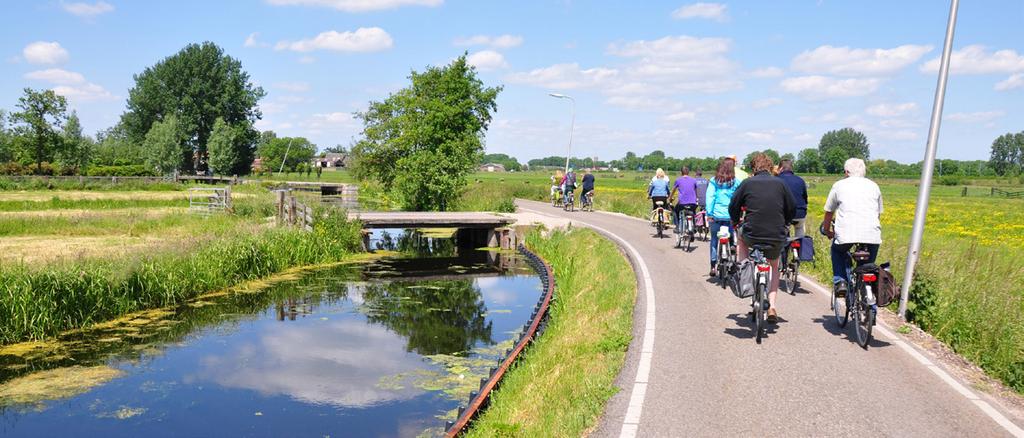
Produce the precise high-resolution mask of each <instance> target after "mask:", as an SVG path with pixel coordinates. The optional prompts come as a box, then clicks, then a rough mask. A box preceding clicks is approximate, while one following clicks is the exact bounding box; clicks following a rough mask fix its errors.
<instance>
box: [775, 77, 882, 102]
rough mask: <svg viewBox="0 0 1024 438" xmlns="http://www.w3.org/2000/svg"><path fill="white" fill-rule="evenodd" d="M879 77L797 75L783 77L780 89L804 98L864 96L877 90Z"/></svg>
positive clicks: (879, 82)
mask: <svg viewBox="0 0 1024 438" xmlns="http://www.w3.org/2000/svg"><path fill="white" fill-rule="evenodd" d="M879 84H881V80H879V79H873V78H868V79H836V78H830V77H826V76H799V77H795V78H787V79H784V80H783V81H782V82H781V83H780V85H781V86H782V89H783V90H785V91H787V92H790V93H793V94H797V95H800V96H802V97H804V98H805V99H810V100H817V99H827V98H833V97H856V96H866V95H868V94H871V93H874V92H875V91H877V90H878V86H879Z"/></svg>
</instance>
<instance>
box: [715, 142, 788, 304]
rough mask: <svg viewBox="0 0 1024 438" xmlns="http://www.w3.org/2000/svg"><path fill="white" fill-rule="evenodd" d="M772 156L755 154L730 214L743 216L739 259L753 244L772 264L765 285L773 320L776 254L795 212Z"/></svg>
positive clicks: (733, 200) (777, 288) (731, 205)
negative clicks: (766, 285)
mask: <svg viewBox="0 0 1024 438" xmlns="http://www.w3.org/2000/svg"><path fill="white" fill-rule="evenodd" d="M771 169H772V160H771V158H768V156H767V155H765V154H757V155H755V156H754V159H753V160H752V162H751V170H752V172H753V174H754V176H752V177H750V178H747V179H745V180H743V183H742V184H740V186H739V188H738V189H736V193H734V194H733V195H732V202H730V203H729V216H730V217H731V218H732V221H733V222H734V223H737V222H739V221H740V220H741V219H742V220H743V222H744V223H743V228H741V229H740V232H739V233H738V234H739V235H740V239H739V240H738V242H737V249H738V251H739V257H740V259H745V258H747V257H748V256H749V255H750V248H751V247H753V246H754V245H758V246H764V247H765V249H764V256H765V258H767V259H768V263H769V264H770V265H771V267H772V270H771V274H772V275H771V283H770V284H769V286H768V303H769V308H768V321H769V322H773V323H774V322H776V321H777V320H778V312H777V311H776V308H775V296H776V295H777V292H778V291H779V254H780V253H781V252H782V248H783V246H785V244H786V234H787V233H786V228H787V227H788V226H789V223H790V222H792V221H793V217H794V216H795V215H796V204H795V201H794V197H793V194H792V193H790V191H789V188H788V187H786V183H785V182H783V181H782V180H781V179H778V178H775V177H773V176H772V174H771Z"/></svg>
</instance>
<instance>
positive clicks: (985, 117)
mask: <svg viewBox="0 0 1024 438" xmlns="http://www.w3.org/2000/svg"><path fill="white" fill-rule="evenodd" d="M1004 115H1006V113H1005V112H1003V111H978V112H973V113H952V114H947V115H946V116H945V117H943V119H946V120H948V121H950V122H961V123H984V122H991V121H993V120H995V119H998V118H1000V117H1003V116H1004Z"/></svg>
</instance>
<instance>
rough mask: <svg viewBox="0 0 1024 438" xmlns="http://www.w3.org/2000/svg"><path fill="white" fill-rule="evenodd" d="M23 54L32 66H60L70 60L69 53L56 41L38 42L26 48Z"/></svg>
mask: <svg viewBox="0 0 1024 438" xmlns="http://www.w3.org/2000/svg"><path fill="white" fill-rule="evenodd" d="M21 54H22V56H24V57H25V60H26V61H28V62H30V63H32V64H60V63H62V62H64V61H67V60H68V51H67V50H64V48H63V47H61V45H60V43H58V42H56V41H53V42H48V41H36V42H34V43H31V44H29V45H27V46H25V48H24V49H22V51H21Z"/></svg>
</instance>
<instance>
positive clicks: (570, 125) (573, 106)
mask: <svg viewBox="0 0 1024 438" xmlns="http://www.w3.org/2000/svg"><path fill="white" fill-rule="evenodd" d="M548 96H551V97H554V98H556V99H569V101H570V102H572V122H570V123H569V149H566V151H565V173H569V156H570V155H571V154H572V131H573V129H575V128H576V99H573V98H572V96H567V95H564V94H558V93H548Z"/></svg>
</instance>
